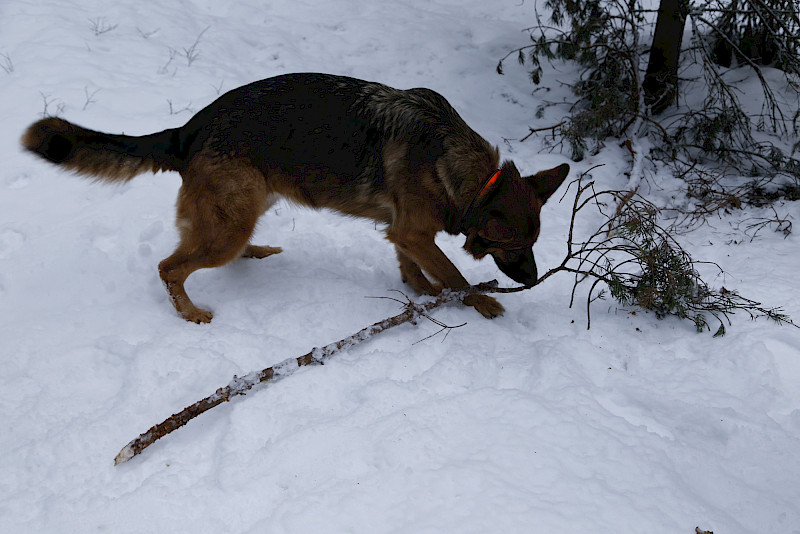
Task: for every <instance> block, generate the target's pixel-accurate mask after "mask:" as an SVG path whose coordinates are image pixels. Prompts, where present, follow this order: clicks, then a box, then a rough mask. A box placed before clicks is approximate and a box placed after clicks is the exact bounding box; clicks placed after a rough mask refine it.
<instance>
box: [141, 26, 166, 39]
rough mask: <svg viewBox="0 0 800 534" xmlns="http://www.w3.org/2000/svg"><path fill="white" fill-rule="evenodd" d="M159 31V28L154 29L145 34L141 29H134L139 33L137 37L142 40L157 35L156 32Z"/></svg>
mask: <svg viewBox="0 0 800 534" xmlns="http://www.w3.org/2000/svg"><path fill="white" fill-rule="evenodd" d="M160 29H161V28H156V29H155V30H153V31H150V32H146V31H144V30H142V29H141V28H139V27H138V26H137V27H136V31H137V32H139V35H141V36H142V38H143V39H149V38H150V37H152V36H153V35H155V34H156V33H158V30H160Z"/></svg>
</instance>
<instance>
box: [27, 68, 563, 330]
mask: <svg viewBox="0 0 800 534" xmlns="http://www.w3.org/2000/svg"><path fill="white" fill-rule="evenodd" d="M22 145H23V146H24V147H25V148H26V149H27V150H30V151H31V152H34V153H36V154H38V155H39V156H41V157H43V158H44V159H46V160H48V161H51V162H53V163H55V164H57V165H60V166H61V167H63V168H65V169H68V170H71V171H74V172H76V173H78V174H83V175H89V176H94V177H96V178H97V179H99V180H103V181H107V182H125V181H128V180H130V179H132V178H133V177H134V176H136V175H137V174H140V173H143V172H146V171H151V172H157V171H177V172H179V173H180V175H181V178H182V179H183V184H182V186H181V188H180V192H179V194H178V200H177V227H178V230H179V232H180V244H179V245H178V247H177V249H176V250H175V252H174V253H173V254H172V255H171V256H169V257H168V258H166V259H165V260H163V261H162V262H161V263H160V264H159V266H158V270H159V274H160V275H161V279H162V280H163V281H164V284H165V285H166V288H167V291H168V292H169V296H170V299H171V300H172V304H173V305H174V306H175V309H176V310H177V311H178V313H179V314H180V315H181V316H182V317H183V318H184V319H186V320H187V321H193V322H195V323H207V322H209V321H211V318H212V314H211V312H209V311H207V310H204V309H201V308H198V307H197V306H195V305H194V304H193V303H192V301H191V299H189V296H188V295H187V294H186V290H185V289H184V281H185V280H186V278H187V277H188V276H189V275H190V274H191V273H193V272H194V271H196V270H198V269H203V268H207V267H218V266H221V265H224V264H226V263H228V262H230V261H232V260H234V259H236V258H238V257H240V256H244V257H249V258H264V257H266V256H269V255H271V254H275V253H278V252H281V249H280V248H277V247H266V246H255V245H251V244H249V240H250V236H251V234H252V232H253V229H254V228H255V226H256V222H257V221H258V218H259V217H260V216H261V214H262V213H264V212H265V211H266V210H267V209H268V208H269V207H270V206H271V205H272V204H273V203H274V202H275V201H276V200H277V199H278V197H284V198H286V199H288V200H290V201H293V202H296V203H298V204H302V205H305V206H310V207H313V208H330V209H332V210H336V211H338V212H341V213H344V214H347V215H352V216H357V217H366V218H369V219H373V220H375V221H378V222H380V223H383V224H385V225H386V237H387V239H388V240H389V241H390V242H392V243H393V244H394V246H395V250H396V252H397V259H398V260H399V263H400V273H401V275H402V279H403V281H404V282H406V283H408V284H409V285H410V286H411V287H412V288H413V289H414V290H416V291H418V292H420V293H425V294H429V295H435V294H437V293H438V292H440V291H441V289H442V288H443V287H444V288H454V289H457V288H461V287H465V286H467V285H469V284H468V282H467V280H466V279H465V278H464V276H462V274H461V273H460V272H459V271H458V269H456V267H455V265H453V263H452V262H451V261H450V260H449V259H448V258H447V256H445V254H444V253H443V252H442V251H441V250H440V249H439V247H438V246H436V243H435V242H434V238H435V236H436V234H437V233H438V232H440V231H442V230H444V231H446V232H448V233H450V234H453V235H457V234H464V235H465V236H466V242H465V243H464V249H466V251H467V252H469V253H470V254H471V255H472V256H473V257H475V258H476V259H477V258H482V257H484V256H486V255H487V254H489V255H491V256H492V257H493V258H494V260H495V262H496V263H497V266H498V267H499V268H500V270H501V271H502V272H504V273H505V274H506V275H508V276H509V277H510V278H511V279H513V280H515V281H517V282H519V283H521V284H525V285H528V286H530V285H533V284H535V283H536V281H537V272H536V263H535V262H534V258H533V250H532V246H533V243H534V242H535V241H536V238H537V237H538V235H539V211H540V210H541V207H542V205H543V204H544V203H545V202H546V201H547V199H548V198H549V197H550V195H552V194H553V192H554V191H555V190H556V189H557V188H558V187H559V185H561V183H562V182H563V181H564V179H565V178H566V176H567V173H568V172H569V166H568V165H566V164H565V165H560V166H558V167H556V168H554V169H550V170H545V171H541V172H539V173H537V174H534V175H533V176H528V177H524V178H523V177H521V176H520V173H519V171H518V170H517V168H516V167H515V166H514V164H513V163H512V162H511V161H504V162H503V163H502V165H501V164H500V156H499V152H498V150H497V148H494V147H492V146H491V145H490V144H489V143H488V142H487V141H485V140H484V139H483V138H482V137H481V136H479V135H478V134H477V133H475V132H474V131H473V130H472V129H471V128H470V127H469V126H467V124H466V123H465V122H464V121H463V120H462V119H461V117H460V116H459V115H458V113H457V112H456V111H455V109H453V107H452V106H451V105H450V104H449V103H448V102H447V100H445V99H444V97H442V96H441V95H439V94H438V93H436V92H434V91H431V90H430V89H421V88H420V89H409V90H398V89H393V88H391V87H387V86H386V85H382V84H379V83H372V82H366V81H362V80H357V79H353V78H347V77H342V76H333V75H329V74H313V73H306V74H286V75H282V76H276V77H274V78H268V79H266V80H262V81H258V82H254V83H251V84H249V85H245V86H243V87H240V88H238V89H234V90H232V91H230V92H228V93H226V94H224V95H222V96H221V97H220V98H218V99H217V100H216V101H214V102H212V103H211V104H210V105H209V106H208V107H206V108H205V109H203V110H201V111H200V112H199V113H197V114H196V115H195V116H194V117H192V118H191V119H189V122H187V123H186V124H185V125H184V126H182V127H180V128H173V129H168V130H164V131H162V132H158V133H154V134H150V135H143V136H128V135H114V134H107V133H101V132H96V131H93V130H89V129H86V128H82V127H80V126H77V125H75V124H72V123H70V122H67V121H65V120H63V119H60V118H55V117H50V118H45V119H42V120H40V121H38V122H36V123H34V124H32V125H31V126H30V127H29V128H28V130H27V131H26V132H25V134H24V135H23V136H22ZM426 275H427V276H426ZM464 303H465V304H467V305H469V306H472V307H474V308H475V309H476V310H477V311H479V312H480V313H481V314H483V315H484V316H485V317H489V318H491V317H496V316H498V315H501V314H502V313H503V306H502V305H501V304H500V303H499V302H498V301H497V300H496V299H494V298H493V297H490V296H488V295H470V296H468V297H467V298H465V299H464Z"/></svg>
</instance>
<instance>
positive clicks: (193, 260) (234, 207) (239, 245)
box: [158, 158, 276, 323]
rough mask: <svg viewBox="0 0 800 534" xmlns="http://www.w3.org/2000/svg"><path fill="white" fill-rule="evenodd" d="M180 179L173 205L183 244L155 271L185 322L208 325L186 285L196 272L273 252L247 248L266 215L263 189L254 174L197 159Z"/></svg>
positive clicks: (239, 167) (250, 170)
mask: <svg viewBox="0 0 800 534" xmlns="http://www.w3.org/2000/svg"><path fill="white" fill-rule="evenodd" d="M182 174H184V176H183V178H184V182H183V186H182V187H181V190H180V193H179V195H178V202H177V211H178V214H177V225H178V229H179V230H180V236H181V242H180V244H179V245H178V248H177V249H176V250H175V252H174V253H173V254H172V255H171V256H169V257H168V258H166V259H165V260H163V261H162V262H161V263H160V264H159V266H158V270H159V274H160V275H161V279H162V280H163V281H164V284H165V285H166V287H167V292H168V293H169V296H170V299H171V300H172V304H173V305H174V306H175V309H176V310H177V311H178V313H179V314H180V315H181V316H182V317H183V318H184V319H186V320H187V321H191V322H195V323H207V322H209V321H211V318H212V317H213V315H212V313H211V312H209V311H208V310H204V309H202V308H198V307H197V306H195V305H194V303H193V302H192V300H191V299H190V298H189V296H188V295H187V294H186V289H185V288H184V282H185V281H186V278H187V277H188V276H189V275H190V274H192V273H193V272H194V271H196V270H198V269H204V268H210V267H219V266H221V265H225V264H226V263H228V262H230V261H232V260H234V259H236V258H238V257H240V256H242V254H243V253H244V254H247V253H252V254H253V255H258V256H261V255H262V254H263V253H265V252H269V253H270V254H273V253H275V252H276V251H275V249H272V250H271V251H270V250H267V249H266V248H265V247H252V246H248V241H249V239H250V235H251V234H252V232H253V229H254V228H255V225H256V222H257V221H258V218H259V216H260V215H261V213H263V211H264V210H263V208H264V203H265V202H266V198H267V195H266V185H265V182H264V177H263V175H262V174H261V173H259V172H258V171H257V170H256V169H254V168H253V167H251V166H249V165H246V164H244V163H239V164H236V163H235V162H233V161H230V160H228V161H216V162H215V161H214V160H210V159H208V158H203V159H202V160H200V158H198V161H195V162H193V163H192V164H191V165H190V166H189V167H187V170H186V171H184V173H182ZM251 247H252V248H251ZM266 255H269V254H266ZM262 257H263V256H262Z"/></svg>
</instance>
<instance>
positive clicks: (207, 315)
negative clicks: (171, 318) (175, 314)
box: [181, 307, 214, 324]
mask: <svg viewBox="0 0 800 534" xmlns="http://www.w3.org/2000/svg"><path fill="white" fill-rule="evenodd" d="M181 317H183V318H184V319H186V320H187V321H189V322H190V323H197V324H208V323H210V322H211V319H213V318H214V314H213V313H211V312H210V311H208V310H204V309H203V308H197V307H195V308H193V309H191V310H186V311H183V312H181Z"/></svg>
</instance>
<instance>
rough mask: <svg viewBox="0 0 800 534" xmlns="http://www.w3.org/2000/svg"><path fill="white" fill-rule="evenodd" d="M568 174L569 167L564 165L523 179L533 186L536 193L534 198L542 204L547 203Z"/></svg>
mask: <svg viewBox="0 0 800 534" xmlns="http://www.w3.org/2000/svg"><path fill="white" fill-rule="evenodd" d="M567 174H569V165H567V164H566V163H564V164H563V165H559V166H558V167H556V168H554V169H548V170H546V171H539V172H537V173H536V174H534V175H533V176H528V177H526V178H525V179H526V180H528V182H529V183H530V184H531V186H533V190H534V191H536V196H537V197H539V200H541V201H542V204H544V203H545V202H547V199H548V198H550V196H551V195H552V194H553V193H555V192H556V189H558V188H559V187H560V186H561V184H562V183H563V182H564V180H565V179H566V178H567Z"/></svg>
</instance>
